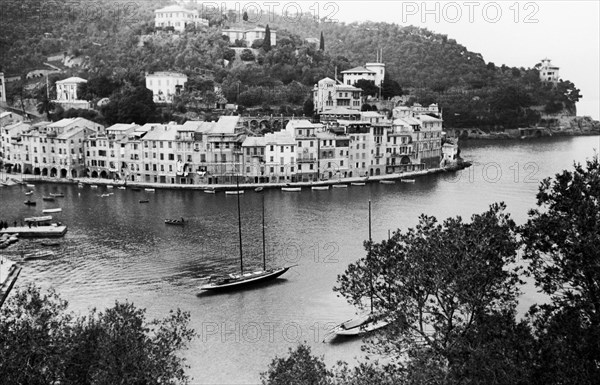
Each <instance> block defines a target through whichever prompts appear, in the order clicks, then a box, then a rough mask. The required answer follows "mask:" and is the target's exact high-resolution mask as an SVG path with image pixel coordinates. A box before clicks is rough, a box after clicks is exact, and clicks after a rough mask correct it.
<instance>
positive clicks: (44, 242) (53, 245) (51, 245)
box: [40, 241, 60, 247]
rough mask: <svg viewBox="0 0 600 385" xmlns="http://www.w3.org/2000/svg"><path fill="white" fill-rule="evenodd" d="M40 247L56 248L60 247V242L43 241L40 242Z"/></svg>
mask: <svg viewBox="0 0 600 385" xmlns="http://www.w3.org/2000/svg"><path fill="white" fill-rule="evenodd" d="M40 245H42V246H47V247H56V246H60V242H59V241H42V242H40Z"/></svg>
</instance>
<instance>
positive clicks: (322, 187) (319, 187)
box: [310, 186, 329, 191]
mask: <svg viewBox="0 0 600 385" xmlns="http://www.w3.org/2000/svg"><path fill="white" fill-rule="evenodd" d="M310 189H311V190H317V191H321V190H329V186H312V187H311V188H310Z"/></svg>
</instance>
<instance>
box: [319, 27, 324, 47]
mask: <svg viewBox="0 0 600 385" xmlns="http://www.w3.org/2000/svg"><path fill="white" fill-rule="evenodd" d="M319 49H320V50H321V51H325V38H324V37H323V31H321V40H320V41H319Z"/></svg>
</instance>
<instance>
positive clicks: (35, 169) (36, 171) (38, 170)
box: [33, 167, 42, 175]
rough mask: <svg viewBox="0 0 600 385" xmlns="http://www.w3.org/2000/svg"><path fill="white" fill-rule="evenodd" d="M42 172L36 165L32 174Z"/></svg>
mask: <svg viewBox="0 0 600 385" xmlns="http://www.w3.org/2000/svg"><path fill="white" fill-rule="evenodd" d="M41 173H42V172H41V171H40V168H39V167H36V168H34V169H33V175H40V174H41Z"/></svg>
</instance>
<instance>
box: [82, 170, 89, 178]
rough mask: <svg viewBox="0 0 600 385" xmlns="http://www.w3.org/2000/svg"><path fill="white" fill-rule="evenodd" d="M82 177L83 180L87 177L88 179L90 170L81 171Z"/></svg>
mask: <svg viewBox="0 0 600 385" xmlns="http://www.w3.org/2000/svg"><path fill="white" fill-rule="evenodd" d="M83 176H84V177H85V178H87V177H89V176H90V169H89V168H86V169H85V170H84V171H83Z"/></svg>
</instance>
